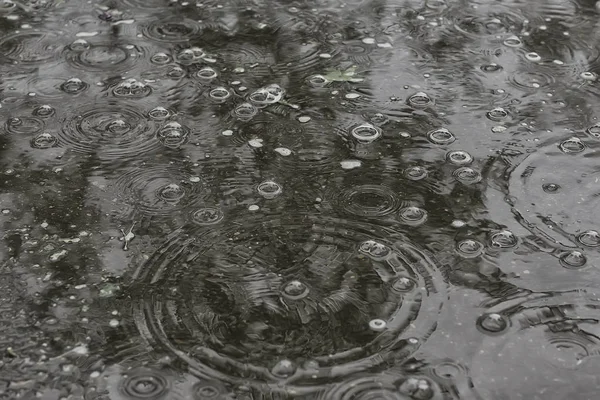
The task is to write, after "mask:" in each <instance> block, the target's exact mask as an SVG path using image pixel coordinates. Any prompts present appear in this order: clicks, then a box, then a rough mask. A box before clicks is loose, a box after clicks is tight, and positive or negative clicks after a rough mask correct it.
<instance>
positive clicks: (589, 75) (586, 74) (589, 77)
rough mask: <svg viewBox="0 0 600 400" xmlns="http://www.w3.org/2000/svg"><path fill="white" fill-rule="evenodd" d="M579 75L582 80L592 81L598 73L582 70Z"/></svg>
mask: <svg viewBox="0 0 600 400" xmlns="http://www.w3.org/2000/svg"><path fill="white" fill-rule="evenodd" d="M579 76H580V77H581V78H582V79H583V80H585V81H590V82H593V81H595V80H596V79H598V75H596V74H595V73H593V72H582V73H581V74H579Z"/></svg>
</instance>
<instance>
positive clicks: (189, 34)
mask: <svg viewBox="0 0 600 400" xmlns="http://www.w3.org/2000/svg"><path fill="white" fill-rule="evenodd" d="M200 33H201V26H200V24H199V23H198V22H196V21H194V20H191V19H185V18H181V19H172V20H164V19H160V18H159V19H156V20H154V21H152V22H149V23H148V24H146V25H144V26H143V27H142V34H143V35H144V36H146V37H147V38H148V39H151V40H155V41H158V42H165V43H183V42H187V41H189V40H191V39H193V38H194V37H196V36H197V35H198V34H200Z"/></svg>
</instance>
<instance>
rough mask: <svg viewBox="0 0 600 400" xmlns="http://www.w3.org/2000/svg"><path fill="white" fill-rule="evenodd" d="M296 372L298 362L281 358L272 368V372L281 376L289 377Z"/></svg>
mask: <svg viewBox="0 0 600 400" xmlns="http://www.w3.org/2000/svg"><path fill="white" fill-rule="evenodd" d="M294 372H296V364H294V363H293V362H292V361H290V360H281V361H279V362H278V363H277V364H275V366H274V367H273V369H272V370H271V373H272V374H273V375H275V376H279V377H281V378H287V377H288V376H290V375H292V374H293V373H294Z"/></svg>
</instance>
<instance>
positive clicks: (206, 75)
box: [194, 67, 217, 81]
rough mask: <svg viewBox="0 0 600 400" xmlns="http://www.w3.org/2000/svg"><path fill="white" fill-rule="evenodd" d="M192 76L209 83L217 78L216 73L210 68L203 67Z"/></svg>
mask: <svg viewBox="0 0 600 400" xmlns="http://www.w3.org/2000/svg"><path fill="white" fill-rule="evenodd" d="M194 76H196V77H197V78H199V79H202V80H204V81H210V80H212V79H215V78H216V77H217V71H215V70H214V68H211V67H204V68H201V69H200V70H199V71H198V72H196V73H195V74H194Z"/></svg>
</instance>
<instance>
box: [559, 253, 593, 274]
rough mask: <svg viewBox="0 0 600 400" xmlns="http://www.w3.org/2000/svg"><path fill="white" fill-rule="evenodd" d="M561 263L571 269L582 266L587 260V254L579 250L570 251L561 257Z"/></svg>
mask: <svg viewBox="0 0 600 400" xmlns="http://www.w3.org/2000/svg"><path fill="white" fill-rule="evenodd" d="M559 260H560V264H561V265H562V266H563V267H565V268H569V269H577V268H581V267H583V266H584V265H585V263H586V262H587V258H586V256H585V255H584V254H583V253H582V252H580V251H577V250H573V251H569V252H566V253H564V254H562V255H561V256H560V257H559Z"/></svg>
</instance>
